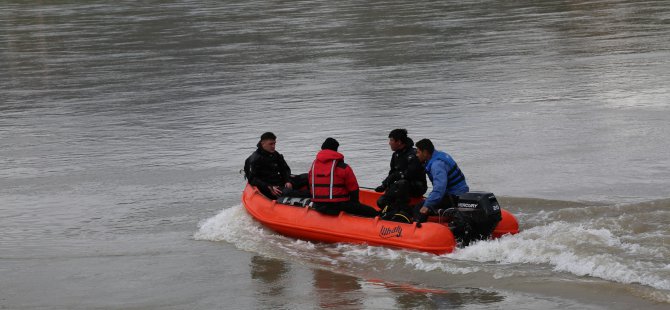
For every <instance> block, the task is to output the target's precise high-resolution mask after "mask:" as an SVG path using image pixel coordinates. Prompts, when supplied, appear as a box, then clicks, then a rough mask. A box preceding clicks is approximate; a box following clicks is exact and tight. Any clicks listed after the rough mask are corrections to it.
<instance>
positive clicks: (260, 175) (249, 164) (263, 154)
mask: <svg viewBox="0 0 670 310" xmlns="http://www.w3.org/2000/svg"><path fill="white" fill-rule="evenodd" d="M244 175H245V177H246V178H247V180H248V181H249V184H251V185H253V186H257V187H263V188H265V187H267V186H275V185H276V186H283V185H284V184H286V182H288V181H289V176H290V175H291V168H289V166H288V164H287V163H286V161H285V160H284V156H282V155H281V154H279V152H274V153H270V152H267V151H265V150H263V149H262V148H260V147H259V148H258V149H257V150H256V151H254V152H253V153H251V155H250V156H249V158H247V160H245V161H244Z"/></svg>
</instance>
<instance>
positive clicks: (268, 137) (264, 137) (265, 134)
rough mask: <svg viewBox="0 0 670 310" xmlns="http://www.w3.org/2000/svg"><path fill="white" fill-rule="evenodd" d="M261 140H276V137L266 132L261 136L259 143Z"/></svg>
mask: <svg viewBox="0 0 670 310" xmlns="http://www.w3.org/2000/svg"><path fill="white" fill-rule="evenodd" d="M263 140H277V136H275V134H273V133H272V132H269V131H268V132H266V133H263V134H262V135H261V141H263Z"/></svg>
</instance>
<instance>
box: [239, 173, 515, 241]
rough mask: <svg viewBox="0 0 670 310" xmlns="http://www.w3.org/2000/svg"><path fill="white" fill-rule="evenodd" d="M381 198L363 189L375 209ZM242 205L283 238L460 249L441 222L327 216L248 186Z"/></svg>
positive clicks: (367, 199)
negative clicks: (405, 221) (417, 223)
mask: <svg viewBox="0 0 670 310" xmlns="http://www.w3.org/2000/svg"><path fill="white" fill-rule="evenodd" d="M379 195H380V194H379V193H375V192H374V191H371V190H367V189H361V195H360V196H361V202H362V203H364V204H367V205H371V206H374V205H375V203H374V202H375V201H376V198H375V197H379ZM242 204H243V205H244V207H245V209H246V210H247V212H248V213H249V214H250V215H251V216H252V217H253V218H254V219H256V220H257V221H259V222H260V223H262V224H263V225H264V226H266V227H268V228H270V229H272V230H274V231H276V232H278V233H280V234H282V235H286V236H289V237H294V238H298V239H303V240H311V241H319V242H327V243H337V242H345V243H353V244H369V245H375V246H387V247H394V248H405V249H412V250H417V251H423V252H430V253H435V254H444V253H449V252H452V251H453V250H454V248H455V247H456V240H455V238H454V235H453V234H452V233H451V230H450V229H449V227H447V226H446V225H443V224H440V223H436V222H428V223H423V224H422V225H421V227H417V226H416V224H414V223H412V224H406V223H398V222H391V221H385V220H381V219H380V218H379V217H375V218H365V217H360V216H355V215H351V214H346V213H344V212H340V214H339V215H337V216H331V215H324V214H321V213H319V212H317V211H315V210H313V209H311V208H306V207H299V206H291V205H284V204H280V203H277V201H275V200H270V199H268V198H267V197H265V196H264V195H263V194H261V193H260V192H259V191H258V190H257V189H256V188H254V187H252V186H250V185H248V184H247V186H246V187H245V189H244V192H243V194H242ZM508 214H509V213H508ZM509 216H511V214H509ZM503 219H505V213H503ZM515 222H516V221H515ZM501 223H502V221H501ZM499 226H500V225H499ZM508 229H509V228H508ZM517 231H518V225H517ZM505 233H515V232H508V231H507V230H505V231H504V232H503V231H498V232H497V233H494V236H495V235H496V234H497V235H498V236H499V235H501V234H505Z"/></svg>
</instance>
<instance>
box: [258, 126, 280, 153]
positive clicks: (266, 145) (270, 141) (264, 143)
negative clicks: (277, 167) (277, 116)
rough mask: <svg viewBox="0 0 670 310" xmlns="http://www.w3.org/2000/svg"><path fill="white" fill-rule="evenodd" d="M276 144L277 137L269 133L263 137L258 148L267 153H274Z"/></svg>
mask: <svg viewBox="0 0 670 310" xmlns="http://www.w3.org/2000/svg"><path fill="white" fill-rule="evenodd" d="M276 144H277V136H275V134H273V133H271V132H269V131H268V132H266V133H264V134H262V135H261V140H260V141H259V142H258V147H260V148H262V149H263V150H265V151H266V152H269V153H274V152H275V146H276Z"/></svg>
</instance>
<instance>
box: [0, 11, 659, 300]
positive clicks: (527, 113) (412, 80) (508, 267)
mask: <svg viewBox="0 0 670 310" xmlns="http://www.w3.org/2000/svg"><path fill="white" fill-rule="evenodd" d="M394 128H407V129H408V131H409V133H410V136H411V137H412V138H414V140H415V141H417V140H419V139H421V138H430V139H431V140H433V142H434V143H435V145H436V147H437V148H438V149H440V150H445V151H447V152H449V153H450V154H451V155H452V156H453V157H454V158H455V159H456V160H457V161H458V163H459V166H460V167H461V168H462V170H463V171H464V173H465V175H466V177H467V180H468V183H469V184H470V187H471V189H473V190H485V191H491V192H494V193H495V194H496V195H497V196H498V197H499V199H500V200H501V202H502V205H503V207H504V208H506V209H507V210H509V211H511V212H512V213H513V214H515V215H516V216H517V218H518V220H519V222H520V224H521V230H522V231H521V233H519V234H517V235H514V236H505V237H503V238H501V239H498V240H494V241H485V242H479V243H476V244H474V245H472V246H469V247H466V248H463V249H458V250H457V251H455V252H454V253H452V254H446V255H442V256H436V255H432V254H425V253H416V252H411V251H404V250H397V249H387V248H380V247H369V246H362V245H356V246H354V245H344V244H340V245H328V244H320V243H312V242H306V241H300V240H295V239H291V238H286V237H283V236H281V235H278V234H276V233H273V232H272V231H270V230H267V229H265V228H263V227H262V226H260V225H259V224H258V223H257V222H255V221H254V220H253V219H252V218H250V216H249V215H248V214H247V213H246V211H245V210H244V208H243V207H242V205H241V204H240V197H241V191H242V189H243V188H244V185H245V180H244V179H243V178H242V176H241V175H240V174H239V170H240V169H241V168H242V165H243V162H244V159H245V158H246V157H247V156H248V155H249V154H250V153H251V152H252V151H253V150H254V149H255V145H256V142H257V141H258V137H259V136H260V134H261V133H263V132H265V131H273V132H274V133H275V134H277V136H278V146H277V149H278V151H280V152H281V153H282V154H284V156H285V158H286V159H287V161H288V163H289V165H290V166H291V168H292V169H293V172H295V173H300V172H306V171H307V169H308V167H309V165H310V163H311V161H312V160H313V157H314V154H315V153H316V152H317V151H318V149H319V146H320V145H321V142H322V141H323V140H324V139H325V138H326V137H335V138H336V139H338V140H339V141H340V151H341V152H342V153H343V154H344V155H345V158H346V161H347V162H348V163H349V165H351V166H352V167H353V169H354V171H355V172H356V174H357V176H358V179H359V183H360V184H361V185H362V186H367V187H374V186H377V185H378V184H379V182H380V181H381V180H382V179H383V176H384V175H385V174H386V173H387V171H388V164H389V160H390V156H391V151H390V150H389V147H388V145H387V141H388V139H387V135H388V132H389V131H390V130H392V129H394ZM668 136H670V2H668V1H623V0H600V1H599V0H593V1H576V0H575V1H543V0H539V1H538V0H534V1H527V0H519V1H493V0H491V1H486V0H484V1H467V0H466V1H421V0H419V1H400V0H397V1H392V0H387V1H381V0H380V1H350V0H342V1H309V0H306V1H254V0H251V1H196V0H193V1H74V0H72V1H11V0H10V1H0V309H119V308H123V309H314V308H339V309H389V308H420V309H447V308H448V309H452V308H462V309H668V307H669V306H670V229H669V228H668V224H670V189H669V188H670V156H669V155H668V153H669V152H670V146H669V145H670V138H668Z"/></svg>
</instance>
